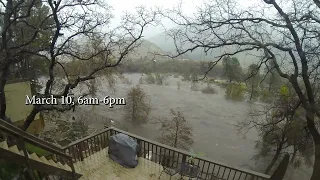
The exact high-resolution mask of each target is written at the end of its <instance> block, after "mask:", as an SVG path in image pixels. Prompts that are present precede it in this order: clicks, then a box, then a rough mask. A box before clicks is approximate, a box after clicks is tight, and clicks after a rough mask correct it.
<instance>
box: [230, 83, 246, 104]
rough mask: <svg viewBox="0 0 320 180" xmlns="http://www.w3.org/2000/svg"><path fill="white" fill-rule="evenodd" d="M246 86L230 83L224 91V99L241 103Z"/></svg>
mask: <svg viewBox="0 0 320 180" xmlns="http://www.w3.org/2000/svg"><path fill="white" fill-rule="evenodd" d="M245 91H246V86H245V85H244V84H241V83H230V84H229V85H228V86H227V89H226V98H227V99H232V100H237V101H241V100H243V99H244V92H245Z"/></svg>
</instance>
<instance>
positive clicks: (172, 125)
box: [158, 109, 193, 150]
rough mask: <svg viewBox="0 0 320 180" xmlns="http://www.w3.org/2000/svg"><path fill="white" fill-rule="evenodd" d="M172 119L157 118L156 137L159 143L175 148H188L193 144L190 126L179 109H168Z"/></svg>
mask: <svg viewBox="0 0 320 180" xmlns="http://www.w3.org/2000/svg"><path fill="white" fill-rule="evenodd" d="M170 113H171V115H172V119H159V120H158V121H159V122H160V124H161V127H160V129H159V130H158V134H159V135H158V139H159V141H160V142H161V143H164V144H167V145H169V146H172V147H175V148H181V149H185V150H189V148H190V146H191V145H192V144H193V140H192V126H191V125H190V123H189V122H188V121H187V120H186V119H185V117H184V116H183V114H182V113H181V112H180V111H177V112H176V111H174V110H173V109H170Z"/></svg>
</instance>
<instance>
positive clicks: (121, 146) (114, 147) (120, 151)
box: [108, 133, 139, 168]
mask: <svg viewBox="0 0 320 180" xmlns="http://www.w3.org/2000/svg"><path fill="white" fill-rule="evenodd" d="M138 151H139V145H138V144H137V142H136V141H135V140H133V139H132V138H131V137H129V136H128V135H126V134H122V133H119V134H116V135H114V136H111V137H110V139H109V148H108V154H109V157H110V158H111V159H112V160H114V161H116V162H118V163H119V164H120V165H122V166H124V167H128V168H134V167H136V166H137V165H138V160H137V158H136V155H137V154H138Z"/></svg>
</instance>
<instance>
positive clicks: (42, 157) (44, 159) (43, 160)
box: [40, 156, 51, 165]
mask: <svg viewBox="0 0 320 180" xmlns="http://www.w3.org/2000/svg"><path fill="white" fill-rule="evenodd" d="M40 159H41V161H42V162H44V163H46V164H48V165H51V163H50V162H49V161H48V159H47V158H45V157H44V156H41V157H40Z"/></svg>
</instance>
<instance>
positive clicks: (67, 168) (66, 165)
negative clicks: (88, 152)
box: [64, 164, 72, 171]
mask: <svg viewBox="0 0 320 180" xmlns="http://www.w3.org/2000/svg"><path fill="white" fill-rule="evenodd" d="M64 167H65V169H66V170H68V171H72V169H71V167H70V166H69V165H68V164H65V165H64Z"/></svg>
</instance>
